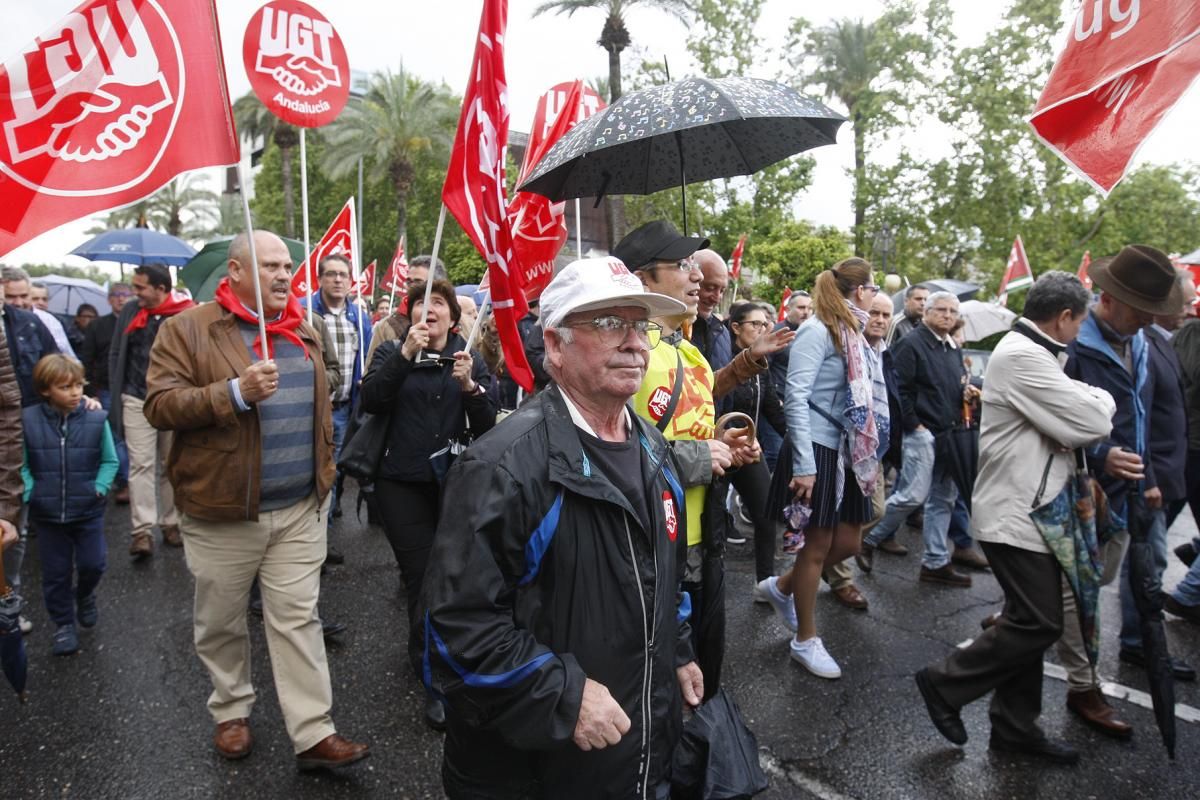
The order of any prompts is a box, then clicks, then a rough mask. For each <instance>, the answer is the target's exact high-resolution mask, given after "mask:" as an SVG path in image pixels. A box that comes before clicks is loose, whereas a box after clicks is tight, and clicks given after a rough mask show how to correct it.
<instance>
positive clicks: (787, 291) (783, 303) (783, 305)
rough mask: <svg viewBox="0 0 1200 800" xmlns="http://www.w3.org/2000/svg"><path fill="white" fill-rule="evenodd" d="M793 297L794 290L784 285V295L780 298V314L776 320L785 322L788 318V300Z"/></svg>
mask: <svg viewBox="0 0 1200 800" xmlns="http://www.w3.org/2000/svg"><path fill="white" fill-rule="evenodd" d="M791 299H792V290H791V288H790V287H787V286H785V287H783V296H782V297H780V298H779V316H778V317H776V319H775V321H776V322H783V321H784V320H785V319H787V304H788V300H791Z"/></svg>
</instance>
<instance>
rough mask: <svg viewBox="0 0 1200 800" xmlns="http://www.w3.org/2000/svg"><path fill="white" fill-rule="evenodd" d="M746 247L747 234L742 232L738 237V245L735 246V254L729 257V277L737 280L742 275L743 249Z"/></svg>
mask: <svg viewBox="0 0 1200 800" xmlns="http://www.w3.org/2000/svg"><path fill="white" fill-rule="evenodd" d="M745 249H746V234H744V233H743V234H742V236H741V238H740V239H738V243H737V246H736V247H734V248H733V255H732V256H730V258H729V277H731V278H733V279H734V280H735V281H736V280H737V279H738V278H740V277H741V276H742V251H743V250H745Z"/></svg>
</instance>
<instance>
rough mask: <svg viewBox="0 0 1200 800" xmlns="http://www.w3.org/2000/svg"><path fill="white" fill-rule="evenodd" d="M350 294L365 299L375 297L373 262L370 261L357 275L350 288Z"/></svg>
mask: <svg viewBox="0 0 1200 800" xmlns="http://www.w3.org/2000/svg"><path fill="white" fill-rule="evenodd" d="M350 293H351V294H356V295H358V296H359V297H362V298H365V299H367V300H373V299H374V298H375V262H374V261H372V262H371V263H370V264H368V265H367V268H366V269H364V270H363V271H362V272H361V273H359V275H358V280H357V281H355V282H354V286H353V288H351V289H350Z"/></svg>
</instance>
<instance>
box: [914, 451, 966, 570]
mask: <svg viewBox="0 0 1200 800" xmlns="http://www.w3.org/2000/svg"><path fill="white" fill-rule="evenodd" d="M957 500H958V484H956V483H955V482H954V478H952V477H951V476H950V473H949V472H948V471H946V470H943V469H938V468H937V467H934V470H933V481H932V483H931V484H930V487H929V497H928V498H927V499H926V500H925V526H924V527H923V528H921V538H922V539H924V541H925V554H924V555H923V556H921V566H923V567H925V568H926V569H941V568H942V567H944V566H946V565H947V564H949V563H950V548H949V547H948V546H947V545H948V541H947V538H948V537H947V535H946V534H947V532H948V531H949V530H950V518H951V516H952V515H953V514H954V504H955V502H956V501H957ZM969 540H970V537H968V541H969ZM967 546H968V547H969V546H970V545H969V544H968V545H967Z"/></svg>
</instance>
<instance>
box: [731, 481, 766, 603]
mask: <svg viewBox="0 0 1200 800" xmlns="http://www.w3.org/2000/svg"><path fill="white" fill-rule="evenodd" d="M730 478H731V480H732V482H733V488H735V489H737V493H738V494H739V495H741V498H742V508H744V509H746V513H747V514H749V515H750V521H751V522H752V523H753V524H754V572H755V573H756V574H757V576H758V577H757V579H756V580H760V581H761V580H763V579H765V578H769V577H771V576H772V575H774V574H775V527H776V524H775V522H774V521H773V520H772V519H771V515H770V514H768V513H767V490H768V489H769V488H770V487H771V473H770V472H768V471H767V465H766V464H765V463H763V461H762V460H761V459H760V460H758V461H756V462H755V463H753V464H747V465H745V466H744V467H740V468H738V469H735V470H733V472H732V473H731V474H730Z"/></svg>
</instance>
